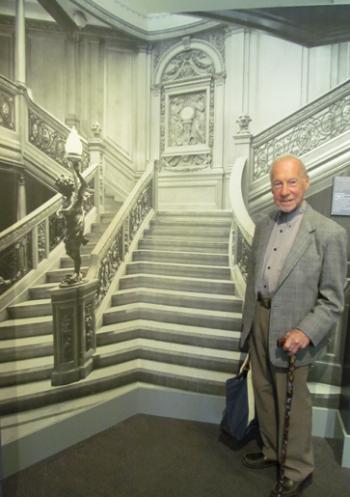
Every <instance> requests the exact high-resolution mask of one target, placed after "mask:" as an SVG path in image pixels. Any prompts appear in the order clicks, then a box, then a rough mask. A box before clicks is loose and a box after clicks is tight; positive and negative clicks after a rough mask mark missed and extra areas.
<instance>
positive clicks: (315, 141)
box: [253, 95, 350, 180]
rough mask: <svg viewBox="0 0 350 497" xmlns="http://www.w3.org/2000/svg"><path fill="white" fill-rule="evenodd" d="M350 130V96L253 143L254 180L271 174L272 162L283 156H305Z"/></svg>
mask: <svg viewBox="0 0 350 497" xmlns="http://www.w3.org/2000/svg"><path fill="white" fill-rule="evenodd" d="M349 129H350V95H345V96H343V97H342V98H340V99H339V100H337V101H335V102H332V103H330V104H329V105H328V106H327V107H324V108H322V109H320V110H318V111H316V112H315V113H313V114H312V115H311V116H309V117H306V118H304V119H302V120H301V121H300V122H298V123H297V124H295V125H294V126H291V127H289V128H288V129H287V130H283V131H282V132H281V133H279V134H278V135H275V136H273V137H272V138H270V139H269V138H267V139H265V140H264V141H263V142H262V143H261V142H260V140H259V143H255V144H254V142H253V150H254V160H253V179H254V180H257V179H259V178H261V177H263V176H265V175H266V174H268V172H269V167H270V165H271V163H272V161H273V160H274V159H275V158H276V157H278V156H279V155H282V154H284V153H291V154H294V155H297V156H300V155H303V154H305V153H306V152H309V151H311V150H314V149H315V148H316V147H318V146H320V145H322V144H323V143H326V142H327V141H329V140H331V139H332V138H335V137H336V136H339V135H340V134H341V133H344V132H345V131H347V130H349ZM270 136H271V135H270Z"/></svg>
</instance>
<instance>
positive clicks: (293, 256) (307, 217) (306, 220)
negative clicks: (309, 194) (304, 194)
mask: <svg viewBox="0 0 350 497" xmlns="http://www.w3.org/2000/svg"><path fill="white" fill-rule="evenodd" d="M313 231H315V227H314V225H313V223H312V208H311V207H310V206H309V205H306V210H305V213H304V217H303V219H302V221H301V224H300V228H299V231H298V233H297V236H296V238H295V241H294V245H293V247H292V250H290V252H289V254H288V256H287V258H286V260H285V263H284V266H283V269H282V272H281V275H280V278H279V281H278V285H277V288H278V287H279V286H280V285H281V284H282V282H283V281H284V280H285V279H286V278H287V276H288V274H289V273H290V271H291V270H292V269H293V267H294V266H295V264H296V263H297V262H298V260H299V259H300V257H301V256H302V255H303V253H304V252H305V250H306V248H307V246H308V245H309V243H310V242H311V233H312V232H313Z"/></svg>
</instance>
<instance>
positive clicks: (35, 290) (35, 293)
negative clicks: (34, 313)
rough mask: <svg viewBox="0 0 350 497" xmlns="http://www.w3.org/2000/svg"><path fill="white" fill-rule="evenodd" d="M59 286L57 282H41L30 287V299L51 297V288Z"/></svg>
mask: <svg viewBox="0 0 350 497" xmlns="http://www.w3.org/2000/svg"><path fill="white" fill-rule="evenodd" d="M54 288H57V283H41V284H40V285H35V286H32V287H31V288H29V298H30V299H34V300H37V299H48V298H51V295H50V290H53V289H54Z"/></svg>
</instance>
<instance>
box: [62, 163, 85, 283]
mask: <svg viewBox="0 0 350 497" xmlns="http://www.w3.org/2000/svg"><path fill="white" fill-rule="evenodd" d="M69 162H70V164H71V165H72V171H73V179H72V178H68V177H67V176H64V175H62V176H61V177H59V178H58V179H57V180H56V182H55V187H56V189H57V190H58V192H59V193H61V194H62V196H63V201H62V207H61V208H60V209H59V210H58V212H57V215H58V216H59V217H63V218H64V222H65V232H64V244H65V247H66V253H67V255H69V257H71V258H72V259H73V263H74V273H73V274H69V275H67V276H66V277H65V278H64V280H63V281H62V284H63V285H73V284H77V283H80V282H81V281H82V279H83V278H82V274H81V272H80V267H81V256H80V247H81V245H86V244H87V243H88V239H87V238H86V237H85V235H84V226H85V212H84V206H83V204H84V199H85V196H86V194H87V183H86V181H85V179H84V178H83V176H82V175H81V173H80V170H79V161H72V162H71V161H69Z"/></svg>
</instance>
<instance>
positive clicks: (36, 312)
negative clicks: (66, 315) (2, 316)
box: [7, 299, 52, 319]
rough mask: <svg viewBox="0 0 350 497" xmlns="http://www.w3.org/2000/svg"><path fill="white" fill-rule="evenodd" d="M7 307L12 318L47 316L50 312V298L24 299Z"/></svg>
mask: <svg viewBox="0 0 350 497" xmlns="http://www.w3.org/2000/svg"><path fill="white" fill-rule="evenodd" d="M7 309H8V312H9V317H10V318H14V319H21V318H31V317H35V316H48V315H50V314H51V312H52V306H51V299H38V300H25V301H24V302H20V303H19V304H14V305H10V306H9V307H8V308H7Z"/></svg>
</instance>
